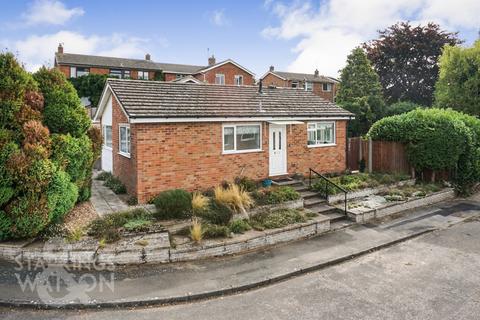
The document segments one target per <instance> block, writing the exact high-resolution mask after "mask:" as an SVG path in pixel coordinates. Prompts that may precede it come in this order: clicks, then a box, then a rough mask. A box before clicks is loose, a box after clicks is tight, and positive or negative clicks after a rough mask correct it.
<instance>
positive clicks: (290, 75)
mask: <svg viewBox="0 0 480 320" xmlns="http://www.w3.org/2000/svg"><path fill="white" fill-rule="evenodd" d="M273 73H274V74H276V75H279V76H280V77H282V78H285V79H287V80H298V81H304V80H305V79H306V80H307V81H312V82H326V83H334V82H335V81H334V80H332V78H330V77H325V76H322V75H319V76H317V77H316V76H315V75H314V74H310V73H295V72H283V71H273Z"/></svg>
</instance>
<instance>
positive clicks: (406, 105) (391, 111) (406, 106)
mask: <svg viewBox="0 0 480 320" xmlns="http://www.w3.org/2000/svg"><path fill="white" fill-rule="evenodd" d="M418 108H420V109H423V108H425V107H424V106H422V105H419V104H416V103H414V102H410V101H399V102H395V103H392V104H391V105H389V106H388V107H387V108H386V110H385V116H394V115H397V114H402V113H407V112H410V111H412V110H415V109H418Z"/></svg>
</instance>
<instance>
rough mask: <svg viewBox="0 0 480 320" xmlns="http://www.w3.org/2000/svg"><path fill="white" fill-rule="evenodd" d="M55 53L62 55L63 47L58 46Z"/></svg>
mask: <svg viewBox="0 0 480 320" xmlns="http://www.w3.org/2000/svg"><path fill="white" fill-rule="evenodd" d="M57 52H58V53H63V46H62V44H61V43H59V44H58V49H57Z"/></svg>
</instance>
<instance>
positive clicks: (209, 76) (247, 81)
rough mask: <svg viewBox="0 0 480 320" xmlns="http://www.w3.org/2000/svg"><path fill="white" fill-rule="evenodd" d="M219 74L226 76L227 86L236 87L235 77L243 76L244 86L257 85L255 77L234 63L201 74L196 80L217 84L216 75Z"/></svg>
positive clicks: (196, 76) (197, 75)
mask: <svg viewBox="0 0 480 320" xmlns="http://www.w3.org/2000/svg"><path fill="white" fill-rule="evenodd" d="M217 73H223V74H224V75H225V84H227V85H234V84H235V75H242V76H243V84H244V85H246V86H251V85H253V84H254V83H255V81H254V79H253V76H252V75H251V74H249V73H248V72H245V71H244V70H243V69H241V68H239V67H237V66H236V65H234V64H233V63H230V62H229V63H226V64H224V65H221V66H218V67H216V68H213V69H211V70H209V71H207V72H205V73H199V74H196V75H195V78H197V79H199V80H200V81H206V82H207V83H213V84H214V83H215V75H216V74H217Z"/></svg>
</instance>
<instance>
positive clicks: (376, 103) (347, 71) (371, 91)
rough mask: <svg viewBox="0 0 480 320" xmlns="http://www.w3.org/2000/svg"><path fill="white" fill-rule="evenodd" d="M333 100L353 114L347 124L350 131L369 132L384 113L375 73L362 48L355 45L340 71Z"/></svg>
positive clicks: (353, 133)
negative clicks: (353, 117) (335, 96)
mask: <svg viewBox="0 0 480 320" xmlns="http://www.w3.org/2000/svg"><path fill="white" fill-rule="evenodd" d="M336 102H337V103H338V104H340V105H341V106H343V107H344V108H345V109H347V110H349V111H351V112H353V113H354V114H355V120H352V121H350V123H349V128H348V129H349V134H350V135H352V136H357V135H360V134H364V133H367V132H368V129H369V128H370V126H371V125H372V124H373V123H374V122H375V121H377V120H378V119H380V118H381V117H382V116H383V112H384V106H385V104H384V101H383V96H382V87H381V85H380V82H379V78H378V75H377V74H376V72H375V70H373V68H372V65H371V63H370V61H369V60H368V59H367V56H366V55H365V52H364V51H363V50H362V49H361V48H355V49H354V50H352V52H351V54H350V55H348V57H347V65H346V66H345V68H343V69H342V70H341V75H340V89H339V91H338V94H337V99H336Z"/></svg>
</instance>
